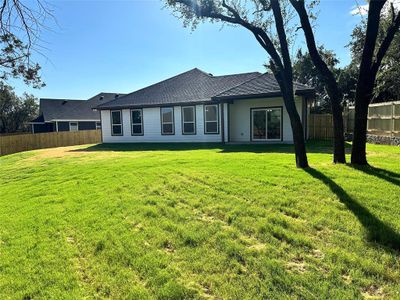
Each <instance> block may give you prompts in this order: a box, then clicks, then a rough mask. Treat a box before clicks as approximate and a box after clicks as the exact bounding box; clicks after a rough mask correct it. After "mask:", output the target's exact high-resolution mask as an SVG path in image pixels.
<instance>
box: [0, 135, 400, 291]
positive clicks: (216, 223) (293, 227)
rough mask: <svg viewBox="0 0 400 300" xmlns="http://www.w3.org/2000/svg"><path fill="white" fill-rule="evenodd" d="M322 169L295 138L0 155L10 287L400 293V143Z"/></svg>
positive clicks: (4, 261)
mask: <svg viewBox="0 0 400 300" xmlns="http://www.w3.org/2000/svg"><path fill="white" fill-rule="evenodd" d="M308 149H309V151H310V154H309V160H310V164H311V166H312V168H310V169H308V170H300V169H296V168H295V165H294V159H293V154H292V147H291V146H289V145H242V146H234V145H229V146H228V145H227V146H224V145H99V146H76V147H67V148H56V149H48V150H39V151H31V152H26V153H19V154H14V155H9V156H5V157H1V158H0V183H1V185H0V299H8V298H10V299H41V298H42V299H45V298H46V299H48V298H54V299H79V298H89V299H90V298H112V299H121V298H123V299H191V298H195V299H260V298H263V299H285V298H287V299H295V298H298V299H316V298H318V299H325V298H326V299H328V298H329V299H353V298H363V297H365V298H368V297H376V298H400V258H399V256H400V251H399V249H400V238H399V233H400V186H399V183H400V148H398V147H390V146H378V145H368V156H369V161H370V163H371V165H372V166H373V167H364V168H359V169H355V168H352V167H351V166H349V165H333V164H332V163H331V154H330V151H331V149H330V147H329V145H328V144H327V143H322V142H321V143H311V144H310V145H308Z"/></svg>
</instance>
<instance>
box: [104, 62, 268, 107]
mask: <svg viewBox="0 0 400 300" xmlns="http://www.w3.org/2000/svg"><path fill="white" fill-rule="evenodd" d="M259 75H261V74H260V73H258V72H252V73H243V74H233V75H224V76H213V75H211V74H208V73H206V72H203V71H201V70H199V69H197V68H195V69H192V70H190V71H187V72H185V73H182V74H179V75H176V76H174V77H171V78H169V79H166V80H164V81H161V82H158V83H156V84H153V85H150V86H148V87H145V88H143V89H140V90H138V91H135V92H133V93H130V94H127V95H125V96H123V97H118V98H117V99H115V100H112V101H110V102H108V103H105V104H101V105H99V106H98V107H97V108H99V109H113V108H125V107H135V106H139V107H145V106H159V105H167V104H184V103H196V102H204V101H210V100H211V99H212V97H213V96H215V95H218V94H220V93H221V92H223V91H225V90H227V89H230V88H232V87H234V86H237V85H239V84H241V83H243V82H246V81H248V80H249V79H252V78H255V77H257V76H259Z"/></svg>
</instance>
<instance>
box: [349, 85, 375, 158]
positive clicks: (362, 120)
mask: <svg viewBox="0 0 400 300" xmlns="http://www.w3.org/2000/svg"><path fill="white" fill-rule="evenodd" d="M373 86H374V85H373V83H369V84H364V85H362V84H360V83H359V84H358V86H357V88H358V91H357V93H356V99H355V111H354V131H353V146H352V148H351V163H352V164H357V165H367V164H368V162H367V152H366V143H367V124H368V106H369V103H370V102H371V99H372V91H373Z"/></svg>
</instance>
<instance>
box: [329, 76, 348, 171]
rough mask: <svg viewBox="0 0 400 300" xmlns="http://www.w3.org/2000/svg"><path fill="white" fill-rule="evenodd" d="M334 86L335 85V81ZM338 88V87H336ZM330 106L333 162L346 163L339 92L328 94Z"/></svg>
mask: <svg viewBox="0 0 400 300" xmlns="http://www.w3.org/2000/svg"><path fill="white" fill-rule="evenodd" d="M334 86H336V87H337V84H336V81H335V83H334ZM337 90H338V89H337ZM328 95H329V98H330V100H331V107H332V119H333V135H334V139H333V162H334V163H339V164H345V163H346V152H345V143H344V126H343V111H342V106H341V104H340V102H341V99H342V98H341V96H340V94H337V95H334V94H333V93H331V94H329V92H328Z"/></svg>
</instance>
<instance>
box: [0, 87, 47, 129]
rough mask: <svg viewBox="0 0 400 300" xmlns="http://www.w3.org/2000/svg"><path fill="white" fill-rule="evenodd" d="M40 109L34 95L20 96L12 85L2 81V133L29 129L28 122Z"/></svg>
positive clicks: (0, 115) (0, 123)
mask: <svg viewBox="0 0 400 300" xmlns="http://www.w3.org/2000/svg"><path fill="white" fill-rule="evenodd" d="M38 109H39V105H38V104H37V99H36V98H35V97H34V96H33V95H28V94H24V95H23V96H22V97H18V96H17V95H16V94H15V93H14V91H13V89H12V88H11V87H10V86H8V85H5V84H2V83H0V133H13V132H17V131H25V130H28V129H29V126H27V122H29V121H31V120H33V119H34V118H35V117H36V116H37V115H38Z"/></svg>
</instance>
